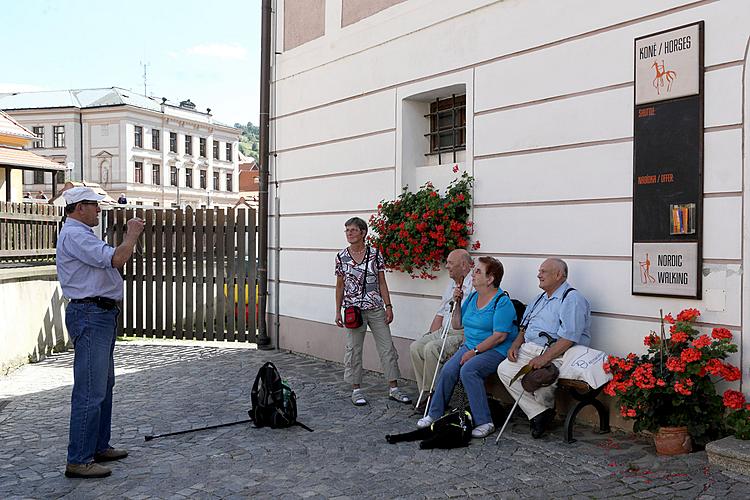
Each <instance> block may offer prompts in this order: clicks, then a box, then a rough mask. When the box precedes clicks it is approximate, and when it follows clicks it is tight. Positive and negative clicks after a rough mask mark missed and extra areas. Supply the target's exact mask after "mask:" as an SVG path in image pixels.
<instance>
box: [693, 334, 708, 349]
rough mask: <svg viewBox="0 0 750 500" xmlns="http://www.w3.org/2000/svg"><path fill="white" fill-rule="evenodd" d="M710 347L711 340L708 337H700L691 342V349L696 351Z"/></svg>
mask: <svg viewBox="0 0 750 500" xmlns="http://www.w3.org/2000/svg"><path fill="white" fill-rule="evenodd" d="M710 345H711V339H710V338H709V336H708V335H701V336H700V337H698V338H697V339H695V340H693V347H696V348H698V349H702V348H703V347H708V346H710Z"/></svg>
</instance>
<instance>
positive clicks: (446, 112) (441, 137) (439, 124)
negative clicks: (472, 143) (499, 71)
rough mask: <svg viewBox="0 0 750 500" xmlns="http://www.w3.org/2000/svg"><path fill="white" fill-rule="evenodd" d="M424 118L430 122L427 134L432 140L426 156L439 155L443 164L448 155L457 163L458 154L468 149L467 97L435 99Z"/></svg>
mask: <svg viewBox="0 0 750 500" xmlns="http://www.w3.org/2000/svg"><path fill="white" fill-rule="evenodd" d="M424 117H425V118H427V119H429V120H430V132H429V133H427V134H425V137H427V138H429V140H430V152H429V153H426V156H427V155H435V154H436V155H438V164H441V163H442V162H443V156H444V155H446V154H448V155H452V157H453V161H454V162H455V161H456V152H457V151H463V150H465V149H466V95H465V94H464V95H455V94H453V95H452V96H451V97H449V98H446V99H439V98H438V99H435V101H434V102H432V103H430V113H429V114H426V115H424Z"/></svg>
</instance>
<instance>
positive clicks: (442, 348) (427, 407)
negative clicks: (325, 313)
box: [422, 300, 455, 418]
mask: <svg viewBox="0 0 750 500" xmlns="http://www.w3.org/2000/svg"><path fill="white" fill-rule="evenodd" d="M450 305H451V312H450V319H449V320H448V323H447V324H446V325H445V326H444V327H443V345H442V346H440V355H439V356H438V359H437V363H436V364H435V373H434V374H433V375H432V383H431V384H430V393H429V394H428V396H427V403H425V405H424V415H422V418H424V417H426V416H427V412H428V411H430V401H431V400H432V391H433V390H434V389H435V380H437V374H438V370H439V369H440V363H441V361H442V359H443V353H444V352H445V341H446V340H448V328H450V326H451V323H453V310H454V306H455V303H454V302H453V301H452V300H451V302H450Z"/></svg>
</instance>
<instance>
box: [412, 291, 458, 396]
mask: <svg viewBox="0 0 750 500" xmlns="http://www.w3.org/2000/svg"><path fill="white" fill-rule="evenodd" d="M450 305H451V312H452V311H453V301H451V302H450ZM452 320H453V318H452V314H451V317H449V318H448V322H447V323H446V324H445V325H443V329H442V331H441V332H440V338H441V339H443V345H445V339H446V338H448V329H449V328H450V324H451V321H452ZM440 352H442V350H441V351H440ZM439 362H440V360H438V363H439ZM435 371H437V368H436V369H435ZM433 383H434V381H433ZM424 393H425V390H424V387H422V390H421V391H419V397H418V398H417V404H416V405H414V408H415V409H416V408H419V403H421V402H422V396H423V395H424Z"/></svg>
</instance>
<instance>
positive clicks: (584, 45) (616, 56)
mask: <svg viewBox="0 0 750 500" xmlns="http://www.w3.org/2000/svg"><path fill="white" fill-rule="evenodd" d="M700 21H703V22H704V23H705V29H704V36H705V42H704V54H705V60H704V61H703V64H704V68H705V70H704V71H703V72H702V76H703V77H704V79H705V85H704V91H703V97H704V103H705V104H704V106H705V112H704V114H703V116H702V119H703V121H704V123H703V129H702V130H703V137H704V145H705V146H704V152H703V165H704V166H703V192H702V198H703V217H702V220H703V241H702V245H703V246H702V248H703V255H702V258H701V260H700V265H701V268H700V271H701V274H702V276H703V285H702V290H701V291H702V296H703V298H702V299H690V298H676V297H667V296H660V297H657V296H644V295H634V294H633V293H632V289H631V284H632V282H631V280H632V277H633V246H632V245H633V241H632V240H633V238H632V226H631V220H632V212H633V203H632V200H633V192H634V187H633V184H634V182H633V179H634V176H633V172H634V155H633V148H634V139H633V137H634V132H633V129H634V118H633V117H634V113H633V109H634V53H635V51H634V42H635V40H636V39H637V38H639V37H643V36H646V35H650V34H655V33H659V32H662V31H665V30H670V29H672V28H676V27H680V26H685V25H688V24H691V23H697V22H700ZM273 26H274V35H273V39H274V46H273V47H272V51H271V54H274V53H275V54H276V55H275V56H274V59H273V72H272V74H273V83H272V93H271V95H272V101H271V127H272V132H271V141H272V142H271V148H270V149H271V159H272V161H271V169H270V171H271V175H272V179H271V183H270V185H271V200H272V202H271V204H270V206H271V207H272V211H275V210H274V207H275V206H278V207H279V210H278V212H277V213H275V214H274V216H273V219H274V220H273V221H272V222H271V224H270V228H271V241H270V243H269V248H270V252H269V253H270V263H271V269H270V273H269V276H270V277H272V278H274V282H275V283H273V286H270V290H271V294H272V298H271V299H270V300H269V304H270V305H271V308H270V312H271V313H272V314H278V315H279V318H278V319H279V321H280V332H279V333H280V338H281V342H280V345H281V347H282V348H285V349H291V350H294V351H300V352H306V353H309V354H313V355H316V356H320V357H323V358H328V359H334V360H341V359H342V357H343V352H344V344H345V340H344V338H343V337H342V333H341V330H340V329H339V328H337V327H336V326H335V325H334V322H333V320H334V314H335V311H334V286H335V276H334V271H333V268H334V257H335V255H336V252H337V251H338V250H339V249H341V248H343V247H345V246H346V240H345V238H344V234H343V229H344V226H343V224H344V222H345V221H346V220H347V219H348V218H349V217H352V216H360V217H362V218H364V219H365V220H367V219H368V218H369V216H370V215H371V214H373V213H375V211H376V207H377V205H378V202H379V201H380V200H382V199H394V198H395V197H396V196H398V194H399V193H400V192H401V189H402V187H404V186H408V187H409V188H410V189H413V188H415V187H418V186H420V185H422V184H423V183H425V182H426V181H428V180H430V181H432V182H433V183H434V184H435V186H436V187H440V188H443V187H445V186H446V185H447V184H448V182H449V181H450V180H451V179H452V178H454V177H455V176H457V175H460V173H461V171H466V172H469V173H470V174H471V175H473V176H474V177H475V186H474V196H473V210H472V219H473V220H474V221H475V223H476V226H475V229H476V233H475V235H474V237H475V238H476V239H478V240H480V241H481V249H480V250H478V251H475V252H472V253H473V255H474V256H479V255H492V256H495V257H497V258H499V259H500V260H501V261H502V263H503V264H504V266H505V277H504V279H503V283H502V286H503V288H505V289H507V290H509V291H510V294H511V296H513V297H516V298H518V299H521V300H522V301H523V302H526V303H528V302H529V301H530V300H532V299H533V297H534V296H535V295H536V294H537V293H539V289H538V281H537V278H536V274H537V268H538V266H539V265H540V263H541V262H542V260H543V258H545V257H546V256H557V257H561V258H563V259H565V260H566V261H567V263H568V265H569V266H570V281H571V283H572V284H573V286H575V287H576V288H577V289H578V290H581V291H582V292H583V293H584V294H585V295H586V296H587V297H588V298H589V300H590V302H591V306H592V311H593V334H592V338H593V347H595V348H599V349H602V350H605V351H607V352H610V353H613V354H617V355H623V354H626V353H628V352H631V351H633V352H639V351H641V350H642V349H644V347H643V337H644V336H645V335H647V334H648V333H649V331H650V330H656V331H659V311H660V309H662V310H663V311H664V313H665V314H666V313H667V312H669V311H672V312H674V313H677V312H679V311H680V310H681V309H683V308H686V307H695V308H698V309H699V310H700V311H701V312H702V315H701V318H700V320H701V327H702V328H704V329H708V331H710V328H711V327H726V328H728V329H730V330H731V331H732V333H733V334H734V340H735V342H737V343H738V344H739V345H740V354H738V355H736V356H735V357H733V359H732V361H733V362H734V363H736V364H737V365H738V366H741V368H742V374H743V383H744V384H747V383H750V370H748V368H750V365H748V362H747V359H748V356H750V333H748V332H749V331H750V329H749V328H748V325H750V279H746V278H745V276H744V270H746V269H750V229H749V228H748V222H747V221H748V217H749V216H750V188H749V185H748V182H750V175H748V174H747V168H748V153H747V150H746V148H747V145H748V144H750V141H749V132H750V126H749V125H748V120H747V116H748V112H749V111H750V107H749V106H750V104H749V103H750V72H748V61H749V60H748V46H749V45H748V42H749V41H750V28H749V27H750V2H746V1H742V0H723V1H721V2H713V1H693V0H690V1H689V0H653V1H648V2H646V1H639V2H632V1H625V0H621V1H610V2H591V1H585V0H566V1H556V2H553V1H549V0H522V1H521V0H505V1H497V0H465V1H460V2H457V1H455V0H408V1H404V0H373V1H371V2H361V1H358V0H278V2H276V8H275V10H274V21H273ZM662 65H663V64H662ZM657 70H658V67H657ZM332 159H335V161H332ZM456 164H457V165H458V168H459V172H458V173H454V172H453V166H454V165H456ZM275 197H278V201H277V203H278V205H276V203H274V198H275ZM657 215H658V214H657ZM655 216H656V215H655ZM277 228H278V231H277ZM446 274H447V273H446ZM277 277H278V279H277ZM636 277H637V273H636ZM388 283H389V287H390V290H391V297H392V300H393V305H394V313H395V319H394V322H393V324H392V325H391V329H392V332H393V336H394V342H395V344H396V347H397V349H398V350H399V353H400V355H401V356H400V360H399V362H400V365H401V368H402V372H403V373H404V374H406V375H408V374H410V373H411V367H410V363H409V355H408V352H409V351H408V345H409V343H410V342H412V341H413V339H415V338H417V337H418V336H419V335H421V334H423V333H424V332H425V330H426V329H427V328H428V326H429V324H430V321H431V319H432V317H433V315H434V314H435V310H436V308H437V306H438V303H439V297H440V294H441V293H442V291H443V289H444V287H445V285H446V284H447V275H443V276H441V278H440V279H439V280H436V281H432V282H430V281H424V280H412V279H410V278H409V277H408V276H406V275H403V274H401V273H389V274H388ZM273 296H275V297H277V299H274V298H273ZM276 304H278V309H276ZM272 333H273V332H272ZM368 342H369V340H368ZM365 358H366V367H367V368H371V369H376V370H377V369H379V363H378V361H377V356H376V354H375V349H374V348H373V346H372V344H369V347H365ZM743 359H744V360H745V361H742V360H743Z"/></svg>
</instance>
